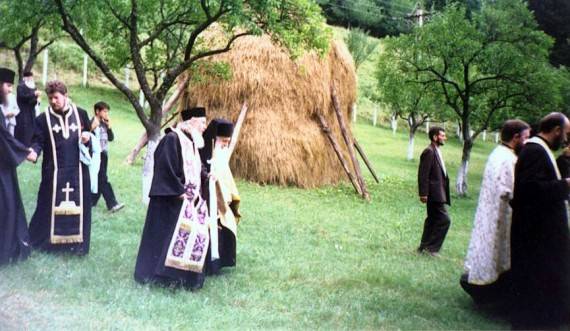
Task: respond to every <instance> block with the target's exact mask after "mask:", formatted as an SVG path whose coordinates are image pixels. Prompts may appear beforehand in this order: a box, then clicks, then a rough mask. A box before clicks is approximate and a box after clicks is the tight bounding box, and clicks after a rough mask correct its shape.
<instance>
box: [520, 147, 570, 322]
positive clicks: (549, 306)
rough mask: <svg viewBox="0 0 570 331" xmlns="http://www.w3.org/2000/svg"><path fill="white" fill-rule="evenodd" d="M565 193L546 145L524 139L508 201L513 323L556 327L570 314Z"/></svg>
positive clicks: (569, 261)
mask: <svg viewBox="0 0 570 331" xmlns="http://www.w3.org/2000/svg"><path fill="white" fill-rule="evenodd" d="M537 139H540V138H537ZM568 193H569V190H568V185H567V184H566V181H565V180H564V179H558V176H557V174H556V169H555V166H554V164H553V162H552V160H551V159H550V157H549V154H548V153H547V152H546V150H545V149H544V148H543V147H542V146H541V145H540V144H538V143H532V142H529V143H527V144H526V145H525V147H524V148H523V149H522V151H521V153H520V155H519V159H518V162H517V164H516V168H515V187H514V197H513V200H512V207H513V218H512V226H511V268H512V269H511V273H512V274H511V276H512V281H513V283H512V284H513V291H512V292H513V298H512V299H513V306H514V310H513V327H515V328H532V329H536V328H538V329H542V328H547V327H558V326H560V325H561V324H563V323H565V321H566V319H567V317H568V315H569V313H570V305H569V301H570V281H569V280H570V273H569V271H570V268H569V264H570V254H569V248H570V247H569V243H570V241H569V238H570V233H569V230H568V217H567V210H566V203H565V200H567V199H568Z"/></svg>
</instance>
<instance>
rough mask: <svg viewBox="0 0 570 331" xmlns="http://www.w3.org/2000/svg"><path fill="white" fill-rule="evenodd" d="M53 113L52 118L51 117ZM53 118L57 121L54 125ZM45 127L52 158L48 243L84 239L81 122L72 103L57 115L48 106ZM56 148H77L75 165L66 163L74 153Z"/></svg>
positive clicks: (68, 242) (73, 156) (74, 241)
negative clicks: (80, 146) (65, 111)
mask: <svg viewBox="0 0 570 331" xmlns="http://www.w3.org/2000/svg"><path fill="white" fill-rule="evenodd" d="M52 116H53V119H52ZM52 120H57V122H56V123H55V124H54V123H52ZM46 121H47V128H48V131H49V138H50V142H51V153H52V158H53V183H52V185H53V188H52V197H51V202H52V203H51V220H50V243H52V244H70V243H82V242H83V203H84V201H83V180H82V178H83V177H82V176H83V173H82V169H81V162H80V160H79V154H80V153H79V144H80V142H81V122H80V120H79V113H78V112H77V108H76V107H75V105H73V104H71V103H70V104H69V110H68V112H67V114H65V115H63V114H58V113H56V112H55V111H53V109H51V107H48V111H47V112H46ZM56 146H61V147H59V148H66V147H71V148H74V149H76V153H77V162H76V165H75V164H74V165H73V166H69V165H68V164H66V163H67V162H65V161H66V159H69V158H70V157H71V158H73V160H72V162H74V163H75V155H71V156H70V155H69V153H64V152H61V155H60V157H58V153H57V152H58V149H57V148H56Z"/></svg>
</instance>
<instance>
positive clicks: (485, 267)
mask: <svg viewBox="0 0 570 331" xmlns="http://www.w3.org/2000/svg"><path fill="white" fill-rule="evenodd" d="M516 162H517V156H516V155H515V153H514V151H513V150H511V149H510V148H508V147H506V146H503V145H500V146H497V147H496V148H495V149H494V150H493V152H492V153H491V155H490V156H489V159H488V160H487V164H486V165H485V171H484V173H483V182H482V183H481V191H480V193H479V203H478V205H477V211H476V212H475V220H474V222H473V232H472V233H471V241H470V242H469V249H468V250H467V257H466V259H465V271H466V272H468V275H469V276H468V283H469V284H475V285H487V284H491V283H493V282H495V281H496V280H497V279H498V277H499V275H500V274H501V273H503V272H505V271H507V270H509V269H510V268H511V217H512V209H511V206H510V205H509V201H510V200H511V199H512V198H513V189H514V183H515V176H514V174H515V163H516Z"/></svg>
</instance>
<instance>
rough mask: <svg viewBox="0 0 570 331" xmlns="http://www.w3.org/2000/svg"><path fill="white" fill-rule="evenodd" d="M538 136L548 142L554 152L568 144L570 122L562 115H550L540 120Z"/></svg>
mask: <svg viewBox="0 0 570 331" xmlns="http://www.w3.org/2000/svg"><path fill="white" fill-rule="evenodd" d="M538 134H539V135H540V136H541V137H543V138H544V139H546V140H547V141H548V143H549V145H550V147H551V148H552V149H553V150H558V149H560V147H562V146H564V145H566V143H567V140H568V135H569V134H570V121H569V120H568V117H566V115H564V114H562V113H559V112H554V113H550V114H548V115H546V116H544V117H543V118H542V120H540V124H539V125H538Z"/></svg>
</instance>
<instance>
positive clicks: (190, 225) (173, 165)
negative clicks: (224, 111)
mask: <svg viewBox="0 0 570 331" xmlns="http://www.w3.org/2000/svg"><path fill="white" fill-rule="evenodd" d="M181 116H182V121H181V122H180V123H178V124H177V125H176V127H174V128H171V129H168V130H167V134H166V135H165V136H164V137H163V138H162V140H161V141H160V143H159V144H158V147H157V149H156V151H155V154H154V160H155V161H154V176H153V179H152V185H151V189H150V193H149V197H150V204H149V207H148V212H147V216H146V221H145V225H144V229H143V234H142V238H141V243H140V247H139V253H138V257H137V262H136V267H135V274H134V277H135V280H136V281H137V282H139V283H157V284H160V285H163V286H168V287H183V288H186V289H191V290H196V289H199V288H201V287H202V286H203V284H204V279H205V262H206V255H207V253H208V246H209V244H210V234H209V229H208V227H209V224H208V206H207V203H206V201H205V200H204V199H203V198H202V196H201V194H200V190H201V186H202V162H201V160H200V154H199V152H198V150H199V149H200V148H202V147H204V139H203V137H202V133H203V132H204V130H205V129H206V110H205V109H204V108H192V109H186V110H184V111H182V113H181Z"/></svg>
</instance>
